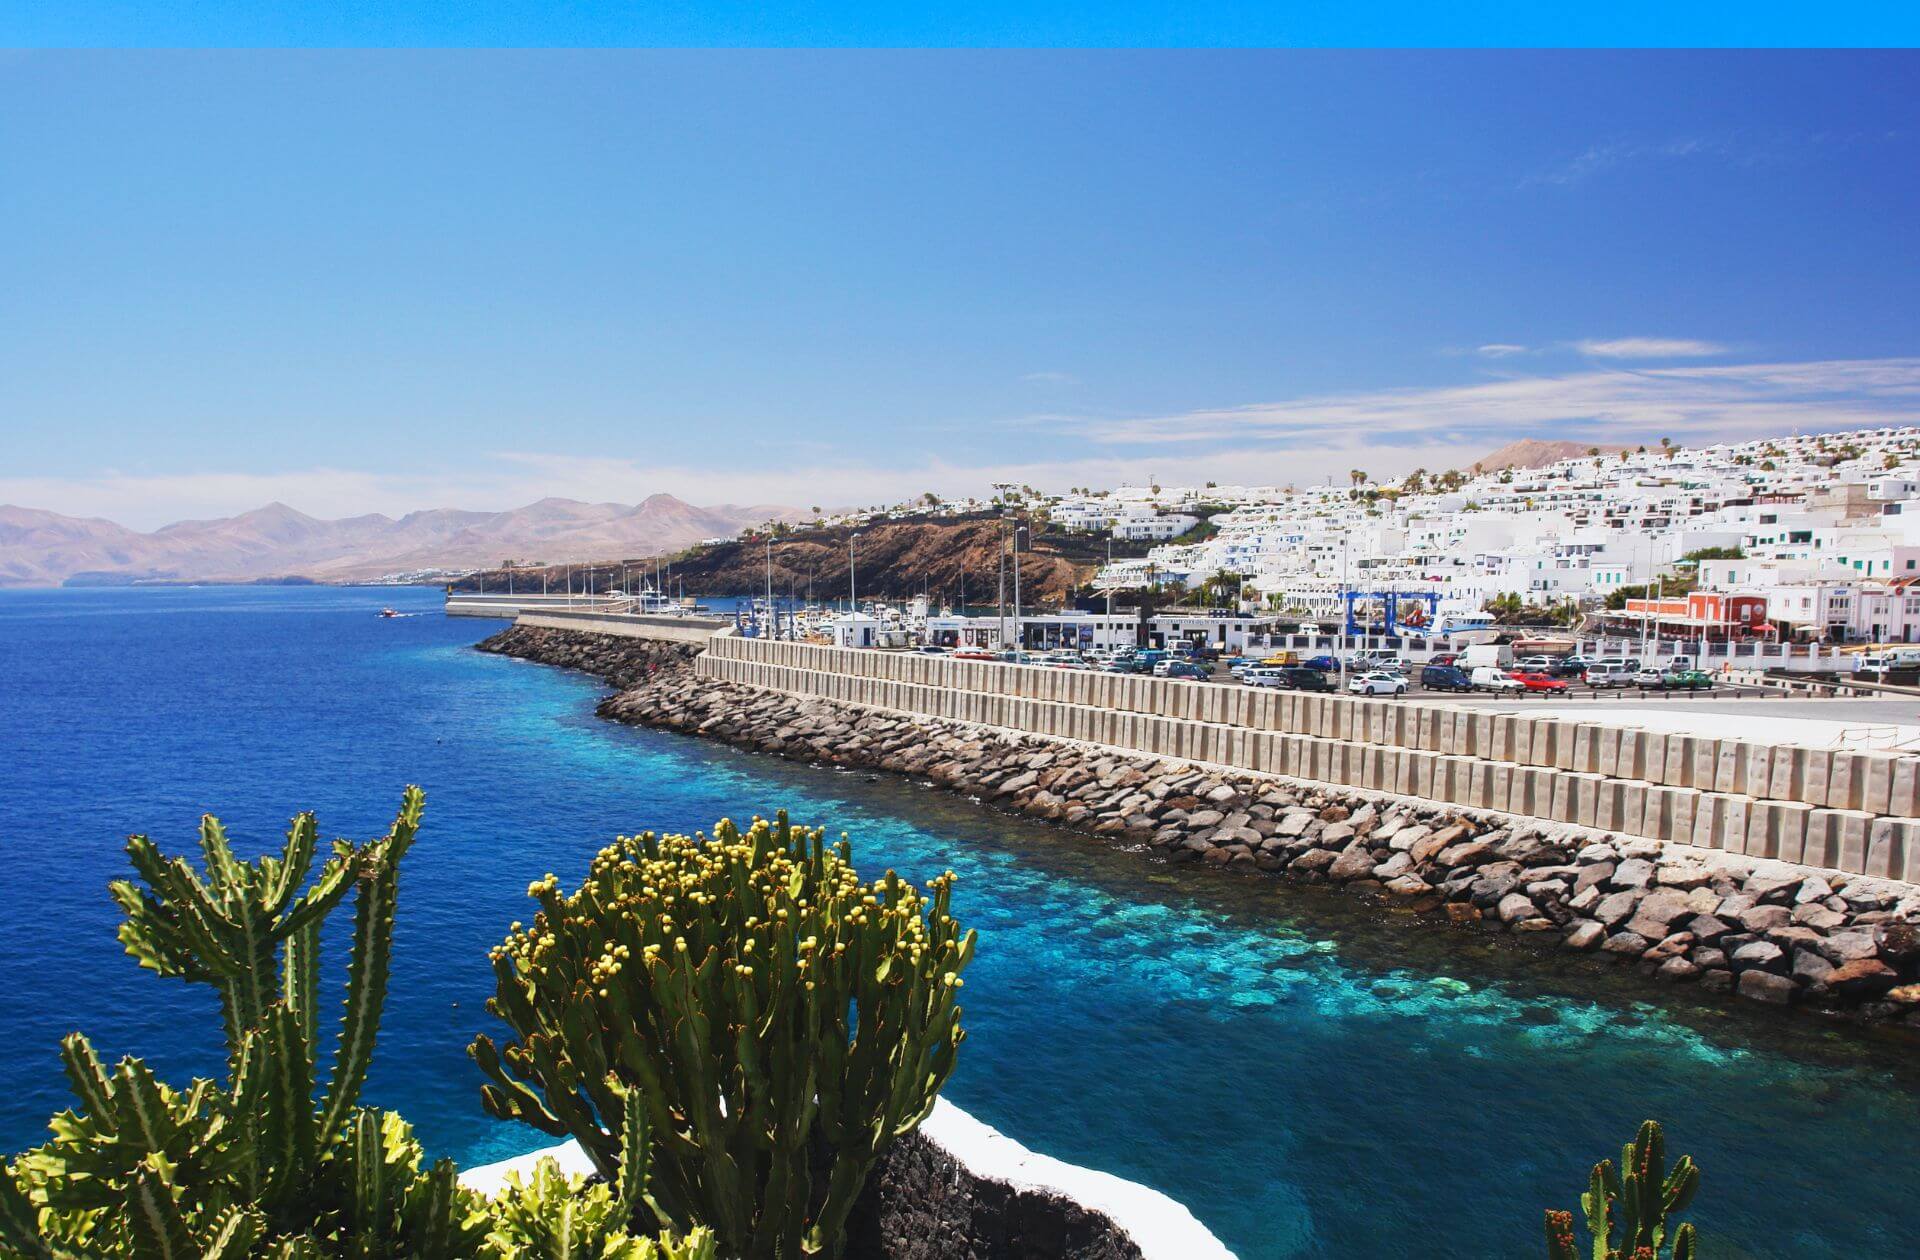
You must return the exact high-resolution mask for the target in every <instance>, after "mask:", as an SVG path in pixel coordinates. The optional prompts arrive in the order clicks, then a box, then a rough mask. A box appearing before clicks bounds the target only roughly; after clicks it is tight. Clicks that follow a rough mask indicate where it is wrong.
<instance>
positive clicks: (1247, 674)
mask: <svg viewBox="0 0 1920 1260" xmlns="http://www.w3.org/2000/svg"><path fill="white" fill-rule="evenodd" d="M1240 681H1241V682H1243V683H1245V684H1246V685H1247V686H1249V687H1278V688H1280V689H1282V690H1284V689H1285V688H1286V686H1287V680H1286V679H1285V678H1284V677H1282V676H1281V672H1280V670H1279V669H1278V668H1277V667H1275V666H1270V665H1255V666H1253V667H1252V668H1250V669H1244V670H1241V671H1240Z"/></svg>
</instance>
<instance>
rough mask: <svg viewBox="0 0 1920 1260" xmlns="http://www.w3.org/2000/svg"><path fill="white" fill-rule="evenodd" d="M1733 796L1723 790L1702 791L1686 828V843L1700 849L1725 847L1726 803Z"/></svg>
mask: <svg viewBox="0 0 1920 1260" xmlns="http://www.w3.org/2000/svg"><path fill="white" fill-rule="evenodd" d="M1732 799H1733V798H1732V797H1730V796H1728V795H1726V794H1725V793H1724V792H1706V793H1702V794H1701V796H1700V798H1699V801H1698V803H1697V807H1696V808H1695V810H1694V814H1693V826H1692V827H1690V828H1689V829H1688V832H1687V843H1689V844H1692V845H1697V846H1698V847H1700V848H1702V849H1722V848H1725V847H1726V828H1727V803H1728V802H1729V801H1731V800H1732Z"/></svg>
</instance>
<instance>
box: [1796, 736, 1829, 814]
mask: <svg viewBox="0 0 1920 1260" xmlns="http://www.w3.org/2000/svg"><path fill="white" fill-rule="evenodd" d="M1804 751H1805V753H1806V768H1805V769H1804V770H1803V771H1802V781H1801V788H1800V792H1801V794H1800V799H1801V800H1803V801H1807V802H1810V803H1811V804H1814V805H1825V804H1826V803H1827V783H1828V780H1829V779H1830V778H1831V777H1832V774H1833V754H1832V753H1830V752H1826V751H1823V750H1821V749H1816V748H1808V749H1805V750H1804Z"/></svg>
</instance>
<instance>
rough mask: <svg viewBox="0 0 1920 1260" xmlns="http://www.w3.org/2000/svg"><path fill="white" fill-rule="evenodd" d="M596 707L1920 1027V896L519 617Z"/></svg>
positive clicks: (529, 645) (504, 638) (522, 636)
mask: <svg viewBox="0 0 1920 1260" xmlns="http://www.w3.org/2000/svg"><path fill="white" fill-rule="evenodd" d="M481 648H482V650H485V651H491V652H498V653H501V654H504V655H511V656H519V657H524V658H526V659H529V660H536V661H540V662H542V663H546V664H555V665H562V666H566V667H569V668H574V669H581V670H585V671H587V672H590V673H594V674H597V675H599V676H601V677H604V678H607V679H608V680H609V681H611V682H613V683H614V684H615V685H616V686H618V687H620V688H622V690H620V691H619V692H618V693H617V694H615V695H612V696H610V697H608V698H607V699H606V700H605V701H603V702H602V703H601V705H600V707H599V713H600V715H601V716H603V717H608V718H613V719H615V720H617V721H622V722H628V723H631V724H635V725H642V726H652V727H659V728H663V729H667V730H676V731H684V732H689V733H695V734H699V735H702V736H705V737H707V738H710V739H717V740H722V741H724V742H727V743H730V744H734V745H736V746H739V747H742V748H746V749H751V750H754V751H757V752H764V753H773V754H776V755H779V756H782V757H788V758H792V759H795V760H799V761H805V762H810V763H814V764H819V765H830V766H838V767H845V768H857V769H870V770H884V771H889V772H892V773H895V774H902V775H909V776H912V777H914V778H917V779H921V780H924V781H927V782H930V783H932V784H935V785H938V786H940V787H943V788H946V789H949V790H952V791H955V792H960V793H963V794H966V795H968V796H971V797H974V798H977V799H979V800H980V801H981V802H983V803H984V804H987V805H989V806H991V807H992V808H995V809H1000V810H1005V811H1008V812H1011V813H1018V814H1022V815H1025V816H1027V817H1030V818H1036V819H1041V820H1045V821H1048V822H1054V823H1058V824H1060V825H1062V826H1064V827H1069V828H1072V829H1074V830H1077V831H1082V832H1087V833H1091V834H1093V835H1096V836H1103V837H1106V838H1108V839H1109V840H1111V841H1112V842H1114V843H1116V844H1119V845H1122V846H1124V847H1127V848H1131V849H1134V850H1137V851H1138V852H1140V853H1142V854H1146V855H1152V856H1155V857H1158V858H1159V859H1161V860H1163V861H1166V862H1169V863H1176V864H1180V863H1196V864H1200V865H1204V866H1209V867H1219V868H1222V869H1224V870H1226V871H1229V872H1234V873H1243V874H1246V875H1249V876H1262V877H1268V878H1280V879H1288V880H1293V881H1297V882H1300V883H1309V884H1335V885H1340V886H1341V887H1342V888H1343V890H1344V891H1347V892H1350V893H1355V894H1362V895H1370V896H1373V897H1375V898H1377V899H1379V900H1381V901H1383V902H1386V903H1392V904H1396V905H1399V906H1402V907H1405V908H1408V909H1411V910H1413V911H1415V912H1418V913H1424V914H1432V915H1436V916H1442V917H1444V918H1446V919H1447V920H1449V921H1451V922H1453V923H1456V924H1475V925H1478V926H1479V927H1481V928H1483V929H1487V930H1496V931H1501V932H1505V933H1508V934H1511V935H1514V936H1520V937H1527V938H1532V939H1533V940H1534V941H1535V942H1536V943H1541V944H1552V945H1556V946H1557V947H1558V948H1560V949H1564V950H1569V951H1577V952H1581V953H1587V954H1591V955H1592V956H1593V957H1595V958H1597V959H1603V960H1610V961H1613V962H1616V963H1618V964H1621V965H1629V966H1633V967H1635V968H1636V969H1637V970H1638V971H1639V972H1641V973H1642V974H1644V975H1646V976H1648V977H1651V978H1654V979H1658V980H1664V981H1669V982H1680V981H1692V982H1695V983H1697V984H1699V985H1700V986H1702V987H1703V988H1704V989H1706V990H1708V991H1710V992H1720V993H1734V994H1738V995H1739V996H1741V997H1744V998H1748V999H1751V1000H1754V1001H1758V1002H1763V1003H1769V1004H1773V1005H1782V1006H1784V1005H1789V1004H1791V1005H1795V1006H1800V1007H1805V1008H1808V1009H1811V1010H1817V1011H1820V1012H1824V1013H1828V1014H1831V1015H1834V1016H1837V1017H1844V1018H1849V1019H1856V1020H1866V1021H1875V1022H1881V1023H1891V1024H1898V1025H1903V1026H1905V1027H1907V1028H1911V1029H1914V1030H1920V889H1916V888H1915V887H1913V886H1912V885H1906V884H1896V883H1889V882H1888V881H1884V880H1876V879H1869V878H1866V877H1862V876H1848V875H1844V874H1839V873H1835V872H1813V871H1810V870H1807V869H1805V868H1800V867H1791V866H1787V865H1786V864H1784V863H1780V862H1774V861H1764V860H1758V861H1757V860H1755V859H1751V858H1745V857H1741V856H1738V855H1732V854H1721V853H1709V852H1706V851H1701V850H1681V849H1678V848H1675V849H1671V850H1669V849H1668V848H1667V847H1665V846H1663V845H1661V844H1660V843H1659V842H1658V841H1653V840H1644V839H1637V838H1628V837H1618V836H1612V835H1605V834H1600V833H1596V832H1594V831H1592V830H1590V829H1585V828H1578V827H1572V826H1569V825H1566V824H1561V823H1546V822H1540V821H1537V820H1528V819H1519V818H1515V817H1513V816H1512V815H1506V814H1497V813H1492V812H1489V811H1480V810H1471V809H1463V808H1459V807H1455V806H1449V805H1441V804H1438V803H1435V802H1430V801H1423V800H1417V799H1411V798H1401V797H1392V796H1386V795H1383V794H1380V793H1375V792H1362V791H1357V790H1354V789H1348V788H1340V787H1334V786H1331V785H1326V784H1318V783H1314V782H1310V781H1303V780H1293V779H1285V778H1279V777H1275V776H1265V775H1257V774H1252V773H1248V772H1243V771H1230V770H1225V769H1221V768H1216V767H1210V766H1205V765H1200V764H1195V763H1190V762H1177V761H1168V760H1163V759H1160V758H1157V757H1152V756H1148V755H1144V754H1142V755H1128V754H1125V753H1122V752H1119V751H1117V750H1113V749H1109V748H1105V747H1101V746H1096V745H1080V744H1072V743H1066V742H1063V741H1058V740H1051V739H1046V738H1043V737H1040V736H1033V735H1025V734H1020V733H1016V732H1008V731H1004V730H999V729H996V728H988V727H977V726H970V725H968V724H965V723H959V722H949V721H938V720H933V719H927V718H921V717H915V716H907V715H902V714H897V713H893V712H891V711H888V710H881V709H866V708H861V707H858V706H854V705H846V704H840V703H837V702H834V701H828V700H823V699H819V698H814V697H802V696H792V695H787V694H785V693H782V692H775V691H762V690H758V689H755V688H750V687H744V686H740V685H738V684H733V683H727V682H723V681H720V680H716V679H711V678H703V677H698V676H696V675H695V674H694V672H693V670H692V669H691V668H690V663H691V660H692V657H693V656H694V655H695V654H696V649H693V648H689V647H686V646H685V645H678V644H664V643H654V642H648V641H644V640H630V639H613V638H608V637H604V636H597V635H585V634H580V633H577V632H572V631H559V630H541V629H534V628H525V627H516V628H514V629H511V630H507V631H504V632H502V633H501V634H499V635H496V636H495V637H494V638H492V639H489V640H488V641H487V642H486V643H484V644H482V645H481Z"/></svg>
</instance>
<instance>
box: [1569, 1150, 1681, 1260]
mask: <svg viewBox="0 0 1920 1260" xmlns="http://www.w3.org/2000/svg"><path fill="white" fill-rule="evenodd" d="M1699 1188H1700V1169H1699V1168H1698V1167H1697V1166H1696V1165H1695V1164H1694V1162H1693V1158H1692V1157H1691V1156H1688V1155H1682V1156H1681V1157H1680V1158H1679V1159H1678V1160H1677V1161H1676V1162H1675V1163H1674V1165H1673V1169H1672V1170H1671V1171H1668V1169H1667V1143H1666V1138H1665V1136H1664V1135H1663V1134H1662V1133H1661V1132H1660V1126H1659V1125H1658V1124H1656V1123H1655V1122H1654V1121H1652V1120H1648V1121H1647V1122H1645V1123H1644V1124H1642V1125H1641V1126H1640V1131H1639V1133H1637V1134H1636V1135H1635V1136H1634V1139H1633V1141H1631V1142H1629V1143H1627V1144H1626V1145H1625V1146H1623V1147H1622V1148H1621V1149H1620V1168H1619V1170H1618V1171H1616V1170H1615V1169H1614V1166H1613V1161H1611V1160H1601V1161H1600V1162H1599V1163H1598V1164H1595V1165H1594V1166H1593V1173H1592V1175H1591V1177H1590V1178H1589V1180H1588V1184H1587V1192H1586V1193H1585V1194H1583V1195H1581V1196H1580V1207H1581V1210H1582V1212H1583V1213H1584V1214H1585V1216H1586V1221H1587V1232H1588V1234H1589V1235H1590V1236H1591V1239H1592V1258H1593V1260H1668V1258H1669V1257H1670V1258H1671V1260H1693V1258H1694V1251H1695V1247H1696V1246H1697V1239H1696V1238H1695V1235H1694V1229H1693V1226H1692V1225H1690V1224H1675V1222H1674V1218H1676V1217H1678V1216H1679V1214H1680V1213H1681V1212H1683V1211H1685V1210H1686V1208H1687V1205H1688V1204H1689V1203H1691V1202H1692V1201H1693V1196H1694V1193H1695V1192H1696V1191H1697V1190H1699ZM1616 1209H1617V1210H1618V1212H1619V1219H1618V1220H1617V1221H1616V1220H1615V1217H1614V1213H1615V1210H1616ZM1616 1229H1617V1230H1618V1232H1619V1238H1618V1239H1617V1240H1616V1239H1615V1237H1614V1235H1615V1231H1616ZM1669 1244H1671V1247H1672V1250H1671V1251H1666V1250H1664V1248H1666V1247H1667V1246H1668V1245H1669ZM1547 1255H1548V1257H1549V1260H1579V1250H1578V1248H1577V1247H1576V1246H1575V1245H1574V1237H1573V1213H1571V1212H1564V1211H1552V1210H1549V1211H1548V1212H1547Z"/></svg>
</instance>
